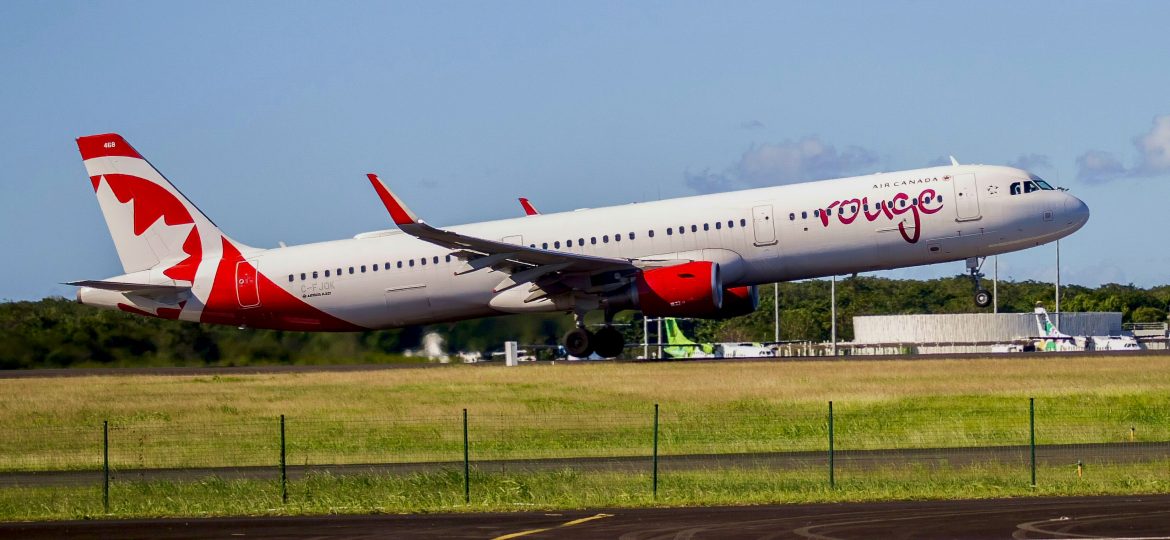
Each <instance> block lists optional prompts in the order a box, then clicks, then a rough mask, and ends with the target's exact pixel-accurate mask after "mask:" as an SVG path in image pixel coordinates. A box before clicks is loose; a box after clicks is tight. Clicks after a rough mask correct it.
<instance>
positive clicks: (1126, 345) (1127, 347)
mask: <svg viewBox="0 0 1170 540" xmlns="http://www.w3.org/2000/svg"><path fill="white" fill-rule="evenodd" d="M1034 312H1035V313H1036V329H1037V330H1038V331H1039V332H1040V339H1038V340H1037V341H1036V345H1037V347H1036V348H1037V349H1038V350H1041V351H1139V350H1141V348H1142V347H1141V345H1139V344H1138V341H1137V338H1135V337H1133V336H1070V335H1068V334H1065V333H1063V332H1061V331H1060V329H1059V328H1057V327H1056V325H1055V324H1053V322H1052V319H1050V318H1049V317H1048V310H1046V309H1044V307H1043V306H1036V309H1035V310H1034Z"/></svg>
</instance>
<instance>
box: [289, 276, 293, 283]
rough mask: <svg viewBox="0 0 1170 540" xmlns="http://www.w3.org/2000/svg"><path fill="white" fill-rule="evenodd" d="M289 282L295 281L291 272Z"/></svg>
mask: <svg viewBox="0 0 1170 540" xmlns="http://www.w3.org/2000/svg"><path fill="white" fill-rule="evenodd" d="M288 282H289V283H292V282H293V275H292V274H289V275H288Z"/></svg>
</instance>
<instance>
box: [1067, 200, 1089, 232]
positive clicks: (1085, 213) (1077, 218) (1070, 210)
mask: <svg viewBox="0 0 1170 540" xmlns="http://www.w3.org/2000/svg"><path fill="white" fill-rule="evenodd" d="M1066 196H1067V197H1068V198H1067V199H1065V200H1064V215H1065V216H1066V218H1067V220H1068V222H1069V224H1074V225H1076V226H1077V228H1078V229H1079V228H1081V227H1082V226H1084V224H1085V223H1087V222H1088V221H1089V206H1088V205H1086V204H1085V201H1082V200H1080V199H1078V198H1076V197H1073V196H1072V195H1067V194H1066Z"/></svg>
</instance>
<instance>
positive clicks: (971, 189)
mask: <svg viewBox="0 0 1170 540" xmlns="http://www.w3.org/2000/svg"><path fill="white" fill-rule="evenodd" d="M951 187H953V188H954V192H955V219H956V220H957V221H971V220H974V219H979V217H980V212H979V185H978V184H977V183H976V182H975V175H974V174H956V175H955V179H954V181H953V182H951Z"/></svg>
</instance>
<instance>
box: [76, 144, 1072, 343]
mask: <svg viewBox="0 0 1170 540" xmlns="http://www.w3.org/2000/svg"><path fill="white" fill-rule="evenodd" d="M77 144H78V148H79V149H80V151H81V156H82V159H83V160H84V162H85V167H86V170H87V171H88V173H89V178H90V182H91V184H92V186H93V189H94V191H95V192H96V194H97V198H98V203H99V204H100V206H101V209H102V213H103V215H104V217H105V220H106V224H107V225H108V226H109V229H110V233H111V235H112V236H113V240H114V246H115V247H116V248H117V251H118V256H119V258H120V259H121V262H122V267H123V270H124V272H125V273H124V274H123V275H119V276H115V277H111V278H108V279H105V280H86V281H77V282H72V283H71V284H72V285H77V286H80V289H78V291H77V298H78V301H80V302H81V303H83V304H88V305H93V306H99V307H105V308H111V309H121V310H123V311H128V312H131V313H137V314H141V315H149V316H154V317H162V318H166V319H178V320H184V321H198V322H204V323H212V324H230V325H236V326H241V327H253V328H273V329H281V330H303V331H354V330H365V329H378V328H393V327H399V326H406V325H414V324H426V323H436V322H442V321H455V320H461V319H469V318H474V317H486V316H493V315H503V314H508V313H527V312H555V311H560V312H566V313H572V314H573V315H574V317H575V318H576V322H577V327H576V328H575V329H574V330H571V331H570V332H568V333H567V334H566V335H565V340H564V341H565V348H566V349H567V350H568V352H569V354H572V355H573V356H578V357H585V356H589V354H590V353H591V352H594V351H596V352H597V353H598V354H599V355H600V356H604V357H611V356H615V355H617V354H618V353H619V352H620V351H621V349H622V346H623V343H622V339H621V334H620V333H619V332H618V331H617V330H616V329H614V328H613V327H612V326H610V324H611V323H612V320H613V316H614V314H615V313H617V312H618V311H620V310H625V309H636V310H641V311H642V312H643V313H644V314H645V315H646V316H650V317H671V316H679V317H707V318H720V317H732V316H736V315H743V314H746V313H750V312H752V311H753V310H755V308H756V305H757V303H758V296H757V290H756V286H757V285H758V284H762V283H772V282H777V281H788V280H795V279H804V278H814V277H820V276H829V275H838V274H847V273H854V272H863V271H872V270H883V269H889V268H900V267H906V266H917V265H925V264H935V263H941V262H947V261H961V260H966V261H967V268H968V270H969V272H970V275H971V279H972V283H973V284H974V288H975V290H976V301H977V303H979V304H980V305H986V304H987V303H989V301H990V295H988V294H987V293H986V291H984V290H983V289H982V287H980V286H979V283H980V277H981V276H982V274H981V273H980V272H979V267H980V265H981V261H982V260H983V258H984V257H986V256H988V255H994V254H998V253H1007V252H1011V251H1016V250H1021V249H1025V248H1029V247H1033V246H1038V245H1041V244H1044V243H1047V242H1051V241H1053V240H1056V239H1059V238H1063V237H1065V236H1068V235H1069V234H1072V233H1073V232H1074V231H1076V230H1077V229H1079V228H1081V226H1083V225H1084V224H1085V222H1086V221H1087V220H1088V218H1089V210H1088V208H1087V207H1086V206H1085V204H1084V203H1083V202H1081V201H1080V200H1078V199H1076V198H1075V197H1072V196H1071V195H1069V194H1067V193H1065V192H1064V191H1063V190H1056V189H1053V188H1052V187H1050V186H1049V185H1048V184H1047V183H1045V182H1044V181H1043V180H1041V179H1040V178H1039V177H1037V176H1035V175H1033V174H1030V173H1028V172H1027V171H1023V170H1020V169H1016V168H1011V167H995V166H982V165H959V164H957V163H954V164H952V165H950V166H944V167H933V168H927V169H917V170H910V171H902V172H894V173H880V174H873V175H869V176H859V177H853V178H842V179H838V180H824V181H819V182H809V183H803V184H795V185H787V186H777V187H767V188H760V189H751V190H745V191H735V192H727V193H718V194H712V195H702V196H694V197H684V198H678V199H670V200H663V201H655V202H647V203H636V204H627V205H621V206H613V207H607V208H598V209H583V210H578V211H573V212H561V213H554V214H539V215H532V216H525V217H521V218H515V219H504V220H499V221H490V222H484V223H475V224H470V225H460V226H452V227H445V228H437V227H434V226H432V225H430V224H429V223H427V222H425V221H423V220H421V219H419V218H418V216H417V215H416V214H415V213H414V212H412V211H411V210H410V209H409V208H407V206H406V205H405V204H403V202H402V201H401V199H399V198H398V197H397V196H395V195H394V194H393V193H392V192H391V191H390V189H389V188H387V186H386V185H385V184H384V183H383V182H382V181H381V180H379V179H378V178H377V177H376V176H375V175H373V174H370V175H368V177H369V180H370V182H371V184H372V185H373V187H374V189H375V191H376V193H377V195H378V197H379V198H380V200H381V201H382V203H383V204H384V205H385V207H386V209H387V211H388V212H389V213H390V217H391V218H392V220H393V221H394V223H395V224H397V226H398V229H397V230H386V231H375V232H369V233H362V234H358V235H357V236H355V237H354V238H352V239H347V240H338V241H333V242H322V243H315V244H306V245H299V246H288V247H283V246H282V247H279V248H272V249H260V248H255V247H251V246H247V245H245V244H242V243H240V242H238V241H236V240H233V239H232V238H230V237H228V236H227V235H226V234H225V233H224V232H223V231H221V230H220V229H219V228H218V227H216V225H215V224H214V223H213V222H212V221H211V220H210V219H208V218H207V217H206V216H205V215H204V214H203V213H202V212H200V211H199V209H198V208H197V207H196V206H195V205H194V204H192V203H191V202H190V201H189V200H187V198H186V197H184V196H183V194H182V193H181V192H179V190H178V189H176V188H175V187H174V186H173V185H172V184H171V183H170V182H168V181H167V180H166V178H164V177H163V175H162V174H160V173H159V172H158V171H157V170H156V169H155V168H154V167H153V166H152V165H151V164H150V163H149V162H147V161H146V160H145V159H144V158H143V157H142V156H141V155H140V154H139V153H138V152H137V151H136V150H135V149H134V148H133V147H131V146H130V144H128V143H127V142H126V141H125V140H124V139H123V138H122V137H121V136H119V135H116V134H104V135H93V136H88V137H81V138H80V139H78V140H77ZM595 310H599V311H602V312H603V313H604V315H605V318H604V320H605V323H606V326H605V327H603V328H602V329H600V330H599V331H597V332H591V331H589V330H588V329H586V327H585V324H584V318H585V314H586V313H588V312H590V311H595Z"/></svg>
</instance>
